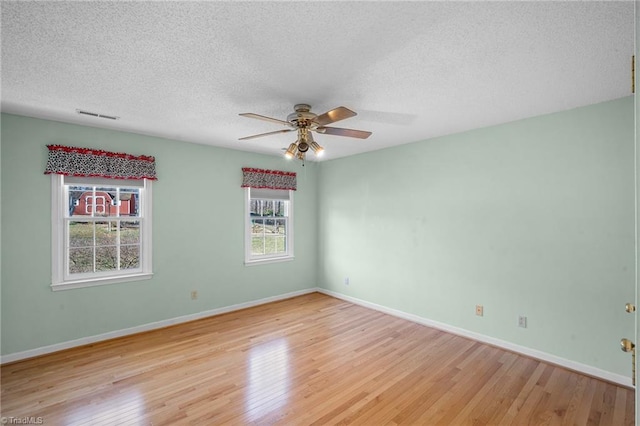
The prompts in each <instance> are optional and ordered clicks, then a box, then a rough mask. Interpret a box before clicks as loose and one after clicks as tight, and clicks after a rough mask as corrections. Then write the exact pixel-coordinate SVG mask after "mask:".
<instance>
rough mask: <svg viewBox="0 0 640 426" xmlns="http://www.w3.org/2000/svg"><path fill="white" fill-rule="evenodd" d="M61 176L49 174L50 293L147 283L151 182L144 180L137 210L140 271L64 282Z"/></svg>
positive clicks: (150, 240)
mask: <svg viewBox="0 0 640 426" xmlns="http://www.w3.org/2000/svg"><path fill="white" fill-rule="evenodd" d="M63 183H64V176H62V175H58V174H52V175H51V254H52V256H51V270H52V273H51V290H53V291H58V290H69V289H73V288H83V287H93V286H98V285H105V284H117V283H122V282H130V281H140V280H148V279H150V278H152V277H153V272H152V271H153V264H152V256H151V253H152V245H151V244H152V220H151V216H152V208H151V206H152V191H151V181H150V180H148V179H145V180H144V197H142V198H143V199H142V204H141V205H140V209H141V210H142V214H143V217H144V220H143V221H142V223H143V231H142V241H141V243H142V247H141V253H140V263H141V272H135V273H131V274H126V273H125V274H123V273H120V274H117V275H102V276H92V277H83V278H79V279H74V280H70V279H65V265H66V259H65V248H64V244H65V237H64V230H65V226H64V221H65V216H64V213H63V210H62V208H63V207H65V208H66V205H65V199H64V198H65V197H64V195H65V194H64V193H65V191H64V188H63Z"/></svg>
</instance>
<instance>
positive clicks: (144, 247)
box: [52, 175, 151, 289]
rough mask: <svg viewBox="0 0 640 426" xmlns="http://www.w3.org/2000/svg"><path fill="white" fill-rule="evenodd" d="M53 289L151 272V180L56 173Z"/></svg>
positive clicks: (147, 276)
mask: <svg viewBox="0 0 640 426" xmlns="http://www.w3.org/2000/svg"><path fill="white" fill-rule="evenodd" d="M53 179H54V181H55V183H54V198H55V199H56V200H55V201H57V202H56V203H54V204H57V208H54V212H53V216H54V218H53V225H54V233H53V236H54V238H53V239H54V247H53V249H54V268H53V272H54V273H53V283H52V287H53V288H54V289H62V288H69V287H84V286H86V285H96V284H106V283H111V282H122V281H131V280H136V279H145V278H150V275H151V247H150V244H151V235H150V233H151V215H150V213H151V212H150V206H151V204H150V196H151V194H150V190H151V183H150V182H149V181H120V180H112V179H110V180H109V182H107V183H105V182H104V181H105V180H104V179H94V178H69V177H62V176H57V175H56V176H54V177H53Z"/></svg>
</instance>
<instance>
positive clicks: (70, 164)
mask: <svg viewBox="0 0 640 426" xmlns="http://www.w3.org/2000/svg"><path fill="white" fill-rule="evenodd" d="M47 148H49V158H48V159H47V168H46V170H45V171H44V174H45V175H49V174H58V175H65V176H82V177H102V178H110V179H151V180H157V179H158V178H157V177H156V159H155V158H154V157H149V156H146V155H140V156H135V155H130V154H123V153H119V152H109V151H103V150H101V149H88V148H75V147H71V146H62V145H47Z"/></svg>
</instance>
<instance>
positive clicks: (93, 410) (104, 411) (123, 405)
mask: <svg viewBox="0 0 640 426" xmlns="http://www.w3.org/2000/svg"><path fill="white" fill-rule="evenodd" d="M144 414H145V403H144V398H143V396H142V394H141V393H140V392H139V391H137V390H129V391H126V392H123V393H120V394H117V395H114V396H113V397H112V398H109V399H107V400H103V401H100V402H99V403H95V404H90V405H87V406H85V407H82V408H78V409H77V410H75V411H73V413H71V414H70V415H69V416H68V417H67V420H66V422H65V424H67V425H117V424H127V425H137V424H140V425H142V424H143V423H142V420H143V418H144Z"/></svg>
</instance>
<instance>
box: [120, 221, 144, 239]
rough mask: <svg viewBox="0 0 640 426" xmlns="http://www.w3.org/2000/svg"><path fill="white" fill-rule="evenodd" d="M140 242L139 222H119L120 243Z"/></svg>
mask: <svg viewBox="0 0 640 426" xmlns="http://www.w3.org/2000/svg"><path fill="white" fill-rule="evenodd" d="M139 242H140V222H139V221H137V220H136V221H122V222H120V244H137V243H139Z"/></svg>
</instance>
